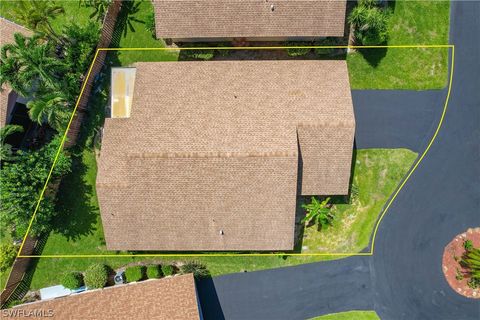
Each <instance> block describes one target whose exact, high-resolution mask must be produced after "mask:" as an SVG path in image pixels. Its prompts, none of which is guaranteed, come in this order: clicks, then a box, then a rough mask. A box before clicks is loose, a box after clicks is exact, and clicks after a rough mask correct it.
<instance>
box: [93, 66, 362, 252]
mask: <svg viewBox="0 0 480 320" xmlns="http://www.w3.org/2000/svg"><path fill="white" fill-rule="evenodd" d="M136 67H137V70H136V79H135V90H134V95H133V102H132V110H131V116H130V118H125V119H120V118H118V119H113V118H110V119H106V120H105V127H104V136H103V140H102V150H101V155H100V159H99V163H98V175H97V193H98V198H99V203H100V209H101V214H102V220H103V226H104V231H105V237H106V242H107V247H108V248H109V249H111V250H291V249H293V245H294V226H295V221H294V218H295V208H296V196H297V176H298V178H299V179H301V184H302V186H301V188H302V193H303V194H325V195H331V194H347V193H348V186H349V178H350V168H351V158H352V148H353V136H354V128H355V121H354V116H353V107H352V100H351V93H350V85H349V80H348V72H347V66H346V63H345V61H318V60H317V61H313V60H312V61H307V60H303V61H299V60H297V61H211V62H161V63H155V62H153V63H138V64H136ZM298 141H299V142H300V153H301V159H302V165H301V166H300V169H301V170H302V171H301V172H300V173H298V172H297V170H298V168H299V161H298V159H299V149H298ZM300 177H301V178H300Z"/></svg>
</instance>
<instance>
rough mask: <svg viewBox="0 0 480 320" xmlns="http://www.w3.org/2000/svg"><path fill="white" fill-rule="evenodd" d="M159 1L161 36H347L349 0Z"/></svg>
mask: <svg viewBox="0 0 480 320" xmlns="http://www.w3.org/2000/svg"><path fill="white" fill-rule="evenodd" d="M153 5H154V9H155V26H156V33H157V36H158V37H161V38H216V37H220V38H234V37H247V38H251V37H306V36H310V37H326V36H336V37H341V36H343V34H344V24H345V10H346V1H344V0H154V2H153ZM272 8H273V10H272Z"/></svg>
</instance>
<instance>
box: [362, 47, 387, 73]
mask: <svg viewBox="0 0 480 320" xmlns="http://www.w3.org/2000/svg"><path fill="white" fill-rule="evenodd" d="M382 45H387V43H383V44H382ZM387 51H388V48H366V49H358V52H359V53H360V54H361V55H362V56H363V58H364V59H365V60H366V61H367V62H368V64H369V65H371V66H372V67H374V68H376V67H378V65H379V64H380V62H381V61H382V59H383V58H385V56H386V55H387Z"/></svg>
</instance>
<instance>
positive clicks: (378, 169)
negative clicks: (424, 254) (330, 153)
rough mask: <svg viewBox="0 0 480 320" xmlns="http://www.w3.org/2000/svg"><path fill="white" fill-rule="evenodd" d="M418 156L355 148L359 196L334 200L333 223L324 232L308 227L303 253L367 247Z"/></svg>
mask: <svg viewBox="0 0 480 320" xmlns="http://www.w3.org/2000/svg"><path fill="white" fill-rule="evenodd" d="M416 158H417V154H416V153H415V152H412V151H410V150H406V149H368V150H358V151H356V159H355V164H354V174H353V185H354V186H356V188H357V189H358V195H356V196H352V199H351V200H350V202H351V203H348V202H347V203H345V200H344V199H342V198H343V197H341V198H333V199H332V203H336V204H334V205H333V207H332V212H333V213H334V215H335V220H334V223H333V225H332V226H331V227H329V228H326V229H325V230H321V231H318V230H317V226H310V227H306V228H305V230H304V235H303V244H302V246H303V249H302V252H303V253H314V252H328V253H331V252H359V251H361V250H362V249H363V248H365V247H367V246H368V243H369V240H370V236H371V234H372V231H373V228H374V225H375V221H376V220H377V217H378V215H379V214H380V212H381V211H382V208H383V206H384V205H385V203H386V202H387V200H388V198H389V197H390V195H391V194H392V193H393V192H394V191H395V188H396V187H397V186H398V185H399V183H400V181H401V180H402V178H403V177H404V176H405V174H406V173H407V172H408V170H409V168H410V167H411V165H412V164H413V162H414V161H415V159H416Z"/></svg>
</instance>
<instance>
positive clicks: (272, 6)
mask: <svg viewBox="0 0 480 320" xmlns="http://www.w3.org/2000/svg"><path fill="white" fill-rule="evenodd" d="M270 10H271V11H272V12H273V11H275V6H274V5H273V4H272V5H270Z"/></svg>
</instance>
